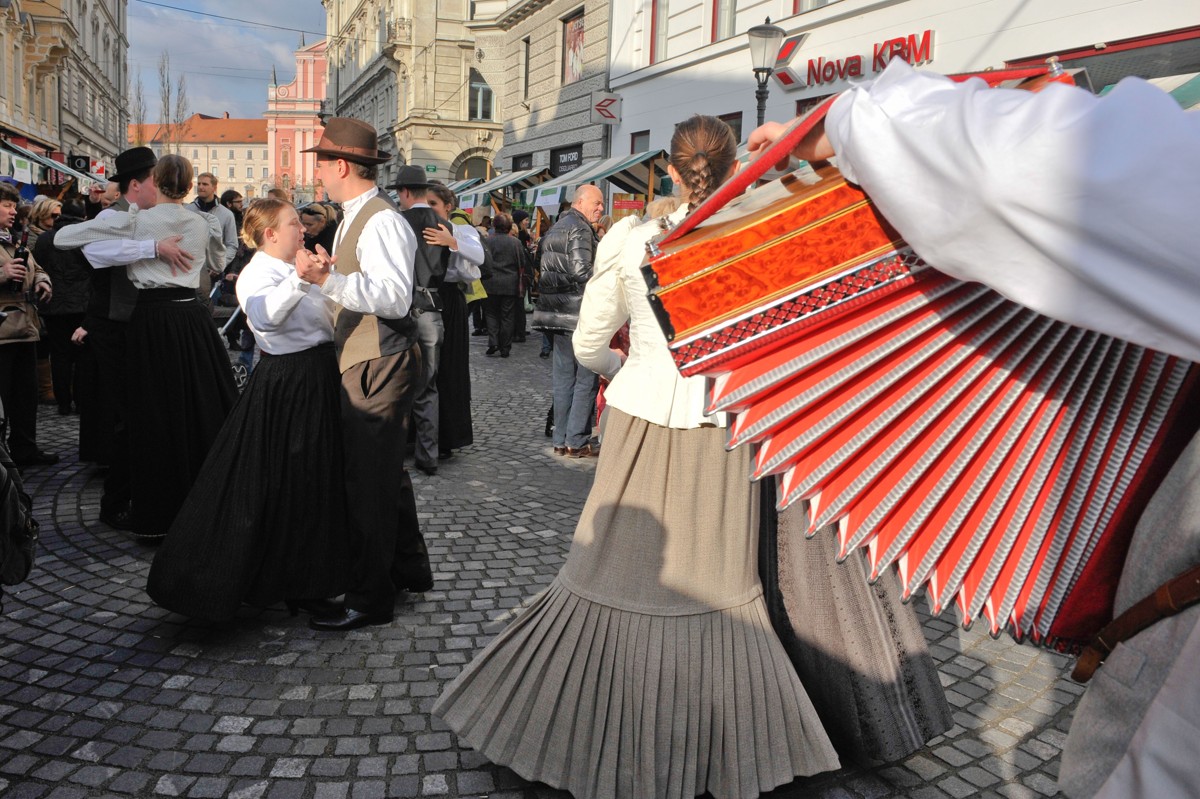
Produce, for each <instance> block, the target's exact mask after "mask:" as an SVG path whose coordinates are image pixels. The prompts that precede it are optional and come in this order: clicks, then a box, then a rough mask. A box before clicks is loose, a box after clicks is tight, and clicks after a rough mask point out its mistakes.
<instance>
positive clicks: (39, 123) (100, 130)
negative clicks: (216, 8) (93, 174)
mask: <svg viewBox="0 0 1200 799" xmlns="http://www.w3.org/2000/svg"><path fill="white" fill-rule="evenodd" d="M126 6H127V1H126V0H54V2H43V1H40V0H0V134H3V136H4V137H5V139H6V140H7V141H9V142H12V143H14V144H16V145H17V146H18V147H21V148H22V149H23V150H24V151H25V152H23V153H18V155H20V156H21V157H25V156H27V155H32V156H34V157H36V160H35V168H34V171H35V175H34V176H33V177H34V181H33V182H43V181H45V182H57V181H59V180H62V179H64V176H66V177H77V178H81V179H82V178H84V177H86V174H81V173H80V172H71V171H69V169H68V170H67V171H63V170H64V168H65V167H66V162H67V161H68V159H69V156H72V155H74V156H78V157H79V158H81V159H85V160H84V164H85V166H84V169H85V170H90V168H91V167H92V166H93V163H92V162H95V164H94V165H95V166H97V168H99V165H100V164H107V165H109V166H111V165H112V160H113V158H114V157H115V156H116V154H117V153H118V152H119V151H120V150H121V149H123V148H124V146H125V145H124V141H125V126H126V123H127V116H128V112H127V110H126V109H127V108H128V98H127V93H126V82H127V73H128V66H127V55H128V51H129V42H128V39H127V38H126V30H127V26H126ZM12 154H13V151H12V148H7V149H6V150H5V154H4V155H3V156H2V157H0V170H3V171H5V172H6V173H7V172H8V170H9V169H11V155H12ZM59 164H61V165H62V166H61V167H60V166H58V165H59ZM47 170H50V172H47ZM54 172H57V173H59V174H58V175H57V176H56V175H53V174H51V173H54Z"/></svg>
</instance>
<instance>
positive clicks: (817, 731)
mask: <svg viewBox="0 0 1200 799" xmlns="http://www.w3.org/2000/svg"><path fill="white" fill-rule="evenodd" d="M736 148H737V144H736V141H735V140H734V138H733V134H732V132H731V131H730V130H729V127H728V126H727V125H726V124H725V123H724V122H722V121H720V120H719V119H716V118H715V117H707V116H696V117H692V118H691V119H688V120H687V121H685V122H683V123H682V124H680V125H679V126H678V127H677V128H676V130H675V135H674V136H673V138H672V140H671V159H670V165H669V167H668V170H669V172H670V173H671V177H672V179H673V180H674V181H675V184H676V185H677V186H679V187H681V195H682V196H681V200H682V204H681V206H680V208H678V209H677V210H676V211H675V212H674V213H672V214H671V215H670V216H669V217H668V219H669V220H671V221H678V220H679V219H681V218H682V217H683V216H684V215H685V214H686V213H687V211H688V209H689V207H691V206H692V205H694V204H696V203H698V202H700V201H702V200H703V199H704V198H705V197H707V196H709V195H710V194H711V193H712V192H713V191H714V190H715V189H716V187H717V186H718V185H719V184H720V183H721V182H722V181H724V180H725V179H726V178H728V177H729V176H730V175H731V174H732V173H733V171H734V168H735V166H736V161H735V158H736V155H735V153H736ZM660 229H661V228H660V227H659V224H658V223H657V222H650V223H646V224H641V225H638V224H637V220H636V219H630V220H629V221H626V220H622V221H621V222H620V223H619V224H617V225H615V226H614V227H613V228H612V230H610V231H609V233H608V234H607V235H606V236H605V237H604V239H603V241H601V243H600V245H599V247H598V249H597V254H596V264H595V272H594V274H593V276H592V278H591V279H590V280H589V281H588V285H587V290H586V292H585V294H584V297H583V305H582V308H581V311H580V315H579V326H578V328H577V329H576V332H575V339H574V347H575V355H576V357H577V358H579V360H580V361H581V362H582V363H583V364H584V365H585V366H587V368H589V369H592V370H594V371H597V372H599V373H601V374H604V375H607V376H610V377H612V383H611V384H610V386H609V389H608V410H607V411H606V419H605V427H604V436H605V438H604V442H605V443H604V448H603V451H602V453H601V456H600V461H599V464H598V466H597V469H596V477H595V482H594V484H593V487H592V491H591V493H590V494H589V496H588V500H587V503H586V505H585V506H584V509H583V513H582V515H581V516H580V519H579V523H578V526H577V527H576V528H575V537H574V540H573V542H572V545H571V551H570V554H569V555H568V556H567V562H566V564H565V565H564V566H563V569H562V570H561V571H560V572H559V574H558V576H557V578H556V579H555V580H554V582H553V583H552V584H551V585H550V587H549V588H548V589H546V591H545V592H544V593H542V594H541V595H540V596H538V597H537V598H536V599H534V600H533V601H532V603H531V604H530V605H529V607H527V608H526V609H525V610H524V611H523V612H522V613H521V614H520V615H519V616H518V617H517V618H516V619H515V620H514V621H513V623H512V624H511V625H510V626H509V627H508V629H506V630H505V631H504V632H503V633H501V634H500V635H499V636H498V637H497V638H496V639H495V640H494V641H493V642H492V643H491V644H490V645H489V646H488V647H487V648H486V649H485V650H484V651H483V652H482V653H480V654H479V655H478V656H477V657H476V658H475V660H474V661H472V662H471V663H470V664H469V665H468V666H467V667H466V668H465V669H464V670H463V672H462V673H461V674H460V675H459V676H458V678H457V679H456V680H454V682H453V683H451V685H450V686H449V687H448V688H447V689H446V692H445V693H444V694H443V695H442V696H441V698H440V699H439V700H438V702H437V704H436V705H435V706H434V713H436V714H437V715H439V716H441V717H442V718H443V719H444V720H445V721H446V723H447V724H449V725H450V727H451V728H452V729H454V730H455V732H457V733H458V735H459V736H460V737H461V738H462V739H463V740H464V741H465V742H466V743H468V744H470V745H471V746H474V747H475V748H476V749H478V750H479V751H480V752H482V753H483V754H484V755H485V756H487V757H488V758H489V759H491V760H493V761H494V762H497V763H501V764H503V765H507V766H509V767H510V768H512V769H513V770H514V771H516V772H517V773H518V774H520V775H521V776H523V777H525V778H527V779H531V780H539V781H541V782H545V783H548V784H550V785H553V786H555V787H559V788H565V789H566V790H568V791H570V792H571V793H572V794H573V795H574V796H575V797H577V799H601V798H602V797H612V798H619V799H645V798H646V797H692V796H696V795H698V794H701V793H704V792H706V791H707V792H708V793H710V794H711V795H712V796H713V797H715V799H749V798H750V797H755V796H758V795H759V794H760V793H762V792H765V791H768V790H771V789H772V788H774V787H776V786H777V785H781V784H784V783H788V782H791V781H792V780H793V779H794V778H795V777H796V776H797V775H808V774H814V773H817V772H821V771H826V770H829V769H835V768H837V767H838V757H837V754H836V753H835V752H834V749H833V746H832V745H831V744H830V741H829V738H828V736H827V735H826V733H825V731H824V729H823V727H822V724H821V721H820V719H819V718H818V716H817V714H816V712H815V711H814V709H813V705H812V702H811V701H810V699H809V697H808V694H807V693H806V692H805V689H804V687H803V686H802V685H801V683H800V679H799V678H798V677H797V675H796V672H795V670H794V669H793V667H792V665H791V663H790V662H789V661H788V656H787V654H786V652H785V651H784V649H783V647H782V646H781V644H780V642H779V639H778V638H777V637H776V634H775V632H774V631H773V630H772V628H771V622H770V619H769V618H768V614H767V608H766V605H765V604H764V602H763V592H762V585H761V583H760V582H759V577H758V569H757V560H758V558H757V540H758V533H759V504H758V488H757V487H755V486H752V485H750V484H749V483H748V482H747V480H746V475H747V474H748V473H749V471H750V462H749V457H750V456H749V453H748V451H747V449H746V448H741V449H738V450H735V451H734V452H731V453H726V452H725V439H726V431H725V430H723V429H722V427H723V425H724V421H725V420H724V419H723V418H719V417H709V416H705V415H704V380H703V378H683V377H681V376H680V375H679V372H678V371H677V370H676V369H675V365H674V363H673V362H672V359H671V355H670V352H669V351H668V349H667V342H666V340H665V338H664V337H663V334H662V332H661V330H660V329H659V327H658V324H657V322H656V321H655V319H654V316H653V311H652V310H651V308H650V305H649V302H648V301H647V300H646V286H645V282H644V280H643V278H642V276H641V274H640V272H639V267H640V265H641V263H642V259H643V253H644V251H645V250H644V246H645V244H646V242H647V241H648V240H649V239H650V238H651V237H652V236H654V235H655V234H656V233H657V232H658V231H659V230H660ZM625 322H629V325H630V351H629V356H628V359H626V360H624V363H622V361H623V358H622V356H621V355H620V354H619V353H617V352H615V351H612V350H609V348H608V342H609V340H610V339H611V338H612V335H613V333H614V332H616V330H617V329H618V328H620V327H621V326H622V325H623V324H625Z"/></svg>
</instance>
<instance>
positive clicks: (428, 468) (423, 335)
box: [392, 165, 451, 475]
mask: <svg viewBox="0 0 1200 799" xmlns="http://www.w3.org/2000/svg"><path fill="white" fill-rule="evenodd" d="M392 188H393V189H395V190H396V196H397V198H398V200H399V202H400V209H401V210H400V215H401V216H403V217H404V219H405V221H407V222H408V224H409V226H410V227H411V228H412V229H413V233H414V235H415V236H416V238H417V257H416V263H415V264H414V267H413V301H412V311H411V312H410V313H411V314H412V318H413V319H414V320H415V321H416V323H417V342H418V343H419V344H420V345H421V379H420V380H419V381H418V382H417V391H416V396H415V399H413V409H412V415H413V422H414V423H415V426H416V431H415V432H416V438H417V448H416V452H415V453H414V456H413V460H414V461H415V463H416V466H417V468H418V469H420V470H421V471H422V472H424V473H425V474H428V475H434V474H437V463H438V455H439V453H438V424H439V418H438V417H439V414H438V383H437V372H438V364H439V363H440V362H441V358H442V340H443V338H444V337H445V328H444V327H443V325H442V299H441V296H440V294H439V292H440V290H441V287H442V278H443V277H444V276H445V275H446V269H447V268H448V267H449V266H450V250H449V248H447V247H443V246H441V245H439V244H430V243H429V242H427V241H425V237H424V236H422V235H421V233H422V231H423V230H425V228H436V227H437V226H438V225H442V226H444V227H445V228H446V229H447V230H450V229H451V227H450V222H449V220H447V219H444V218H442V217H440V216H438V215H437V214H436V213H434V210H433V209H432V208H430V207H429V204H428V203H427V202H425V195H426V194H427V193H428V190H429V180H428V178H426V177H425V171H424V170H422V169H421V168H420V167H417V166H411V165H410V166H404V167H401V168H400V174H399V175H398V176H397V178H396V182H395V183H394V184H393V185H392Z"/></svg>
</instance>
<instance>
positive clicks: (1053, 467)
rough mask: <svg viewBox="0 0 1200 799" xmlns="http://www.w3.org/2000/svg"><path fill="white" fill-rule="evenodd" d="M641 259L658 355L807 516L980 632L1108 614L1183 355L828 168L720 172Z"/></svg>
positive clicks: (1082, 635)
mask: <svg viewBox="0 0 1200 799" xmlns="http://www.w3.org/2000/svg"><path fill="white" fill-rule="evenodd" d="M644 271H645V273H646V276H647V280H648V282H649V284H650V286H651V289H652V292H651V303H652V304H653V305H654V307H655V309H656V311H657V312H658V314H659V318H660V321H661V322H662V323H663V327H664V330H665V331H666V333H667V336H668V339H669V340H670V341H671V348H672V351H673V354H674V357H675V360H676V363H677V364H678V366H679V368H680V369H681V371H682V372H683V373H684V374H689V375H691V374H704V375H707V376H708V377H709V378H710V384H709V385H710V403H709V410H710V411H713V412H715V411H727V412H730V413H732V414H734V418H733V422H732V423H731V426H730V441H729V446H730V447H731V448H732V447H736V446H742V445H749V446H752V447H753V448H754V451H755V458H754V473H753V475H752V477H753V478H754V479H761V478H764V477H767V476H774V477H775V478H776V479H777V480H778V482H779V496H780V507H781V508H782V507H786V506H787V505H789V504H791V503H794V502H796V501H807V502H808V503H809V510H810V517H811V519H812V525H811V529H810V534H813V533H815V532H816V531H817V530H818V529H820V528H823V527H825V526H827V525H835V526H836V530H837V536H838V539H839V542H840V546H841V554H842V557H845V556H846V555H847V554H848V553H849V552H851V551H852V550H854V549H855V548H858V547H863V548H865V549H866V553H867V557H868V558H869V561H870V563H871V566H872V569H873V572H874V575H878V574H879V573H880V572H881V571H882V570H883V569H885V568H886V567H888V566H889V565H892V564H895V566H896V567H897V569H898V571H899V574H900V577H901V579H902V581H903V584H904V592H905V596H906V597H907V596H911V595H912V593H913V592H916V591H918V590H919V589H921V588H922V587H923V586H924V587H925V588H926V593H927V595H928V597H929V599H930V601H931V604H932V606H933V608H934V610H935V612H940V611H941V610H942V609H943V608H945V607H949V606H951V605H956V606H957V607H958V608H959V610H960V611H961V614H962V619H963V622H964V624H970V622H971V621H972V620H973V619H975V618H977V617H979V616H983V617H985V618H986V619H987V622H988V625H989V628H990V630H991V632H992V633H993V634H998V633H999V632H1000V631H1001V630H1003V629H1006V628H1007V629H1008V630H1009V631H1010V632H1011V633H1012V634H1013V635H1014V636H1016V637H1017V638H1018V639H1022V638H1026V637H1029V638H1031V639H1033V640H1035V641H1038V642H1041V643H1044V644H1048V645H1055V646H1058V647H1060V648H1071V647H1073V646H1075V645H1077V644H1078V643H1080V642H1083V641H1085V640H1086V639H1087V638H1088V637H1090V635H1092V634H1093V633H1094V632H1095V631H1097V630H1098V629H1099V628H1100V627H1101V626H1103V624H1105V623H1106V622H1107V621H1108V620H1109V619H1110V618H1111V610H1112V607H1111V606H1112V596H1113V593H1114V592H1115V585H1116V580H1117V577H1118V575H1119V569H1120V565H1121V563H1122V562H1123V560H1124V556H1125V552H1126V550H1127V548H1128V542H1129V537H1130V535H1131V534H1132V529H1133V525H1134V523H1135V522H1136V520H1137V517H1138V516H1139V515H1140V513H1141V510H1142V508H1143V507H1144V506H1145V503H1146V502H1147V501H1148V498H1149V495H1150V494H1151V493H1152V492H1153V489H1154V488H1155V487H1156V486H1157V484H1158V482H1159V481H1160V480H1161V478H1162V476H1163V474H1164V473H1165V469H1166V468H1167V467H1169V465H1170V463H1171V462H1172V461H1173V460H1174V457H1175V456H1176V455H1177V454H1178V452H1179V450H1180V449H1181V448H1182V446H1183V444H1185V443H1186V441H1187V439H1188V438H1189V437H1190V435H1191V433H1192V432H1193V431H1194V429H1195V423H1194V422H1191V420H1192V419H1193V418H1194V417H1195V416H1196V414H1194V413H1190V412H1189V413H1181V411H1182V410H1183V409H1184V406H1185V405H1186V404H1188V403H1189V402H1191V401H1194V399H1195V397H1196V388H1197V379H1196V374H1195V370H1194V369H1193V367H1192V364H1191V363H1189V362H1186V361H1181V360H1179V359H1177V358H1174V357H1171V356H1167V355H1164V354H1162V353H1157V352H1153V351H1149V350H1146V349H1144V348H1141V347H1137V346H1134V345H1132V344H1129V343H1127V342H1124V341H1120V340H1116V339H1113V338H1111V337H1107V336H1103V335H1099V334H1097V333H1094V332H1090V331H1086V330H1082V329H1079V328H1075V327H1072V326H1069V325H1066V324H1063V323H1060V322H1056V321H1054V320H1051V319H1049V318H1047V317H1044V316H1040V315H1038V314H1036V313H1034V312H1033V311H1030V310H1028V309H1025V308H1023V307H1021V306H1019V305H1016V304H1015V303H1012V302H1010V301H1008V300H1006V299H1005V298H1004V297H1002V296H1000V295H999V294H997V293H995V292H993V291H991V290H990V289H987V288H986V287H983V286H981V285H978V284H973V283H963V282H961V281H958V280H956V279H954V278H951V277H948V276H946V275H943V274H941V273H939V272H937V271H936V270H934V269H932V268H930V267H929V266H927V265H925V264H924V263H923V262H922V261H921V260H920V259H919V258H917V257H916V256H915V255H914V254H913V253H912V251H911V250H910V249H909V248H908V247H907V245H906V244H905V243H904V242H903V241H902V240H901V239H900V237H899V236H898V235H897V234H896V233H895V231H894V230H892V229H891V228H890V227H889V226H888V225H887V224H886V222H884V221H883V220H882V219H881V218H880V217H879V216H878V214H877V213H876V212H875V209H874V207H873V206H872V205H871V203H870V201H869V200H868V199H867V198H866V197H865V196H864V195H863V194H862V193H861V192H860V191H858V190H857V189H856V188H855V187H853V186H851V185H849V184H847V183H846V182H845V181H844V179H842V178H841V176H840V175H839V174H837V172H836V171H834V170H826V171H823V172H821V173H820V174H817V173H808V174H801V175H793V176H789V177H787V178H784V179H782V180H780V181H775V182H774V183H772V184H768V185H767V186H764V187H762V188H760V189H756V190H754V191H752V192H750V193H749V194H747V195H744V196H743V197H742V198H740V199H739V200H737V201H735V202H733V203H731V204H730V206H729V207H727V208H726V209H725V210H724V211H722V212H720V213H719V214H717V215H715V216H713V217H712V218H711V219H710V220H709V221H708V223H707V224H704V225H702V226H700V227H698V228H696V229H695V230H693V231H691V233H689V234H687V235H685V236H683V237H682V238H680V239H679V240H678V241H675V242H673V243H672V244H671V245H670V246H669V247H665V248H664V249H663V250H662V251H661V252H658V253H656V254H655V255H654V256H652V258H651V260H650V262H649V263H648V264H647V265H646V266H645V267H644ZM1189 422H1191V424H1189Z"/></svg>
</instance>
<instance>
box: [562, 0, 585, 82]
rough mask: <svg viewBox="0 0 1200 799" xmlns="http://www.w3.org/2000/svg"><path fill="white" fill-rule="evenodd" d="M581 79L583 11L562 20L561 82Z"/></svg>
mask: <svg viewBox="0 0 1200 799" xmlns="http://www.w3.org/2000/svg"><path fill="white" fill-rule="evenodd" d="M582 77H583V11H582V10H580V11H577V12H576V13H575V14H573V15H571V16H569V17H567V18H566V19H564V20H563V63H562V82H563V85H564V86H565V85H566V84H568V83H574V82H575V81H577V80H579V79H581V78H582Z"/></svg>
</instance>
